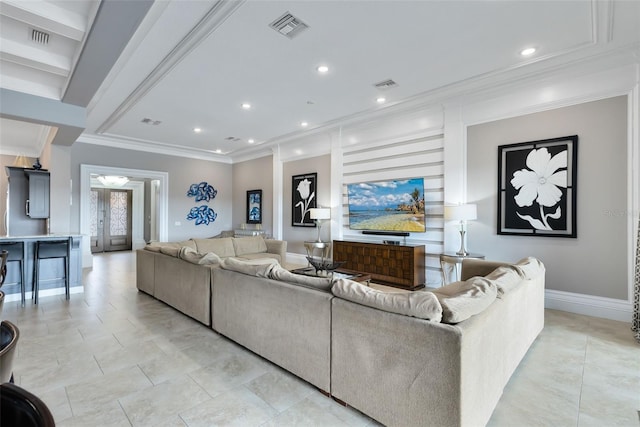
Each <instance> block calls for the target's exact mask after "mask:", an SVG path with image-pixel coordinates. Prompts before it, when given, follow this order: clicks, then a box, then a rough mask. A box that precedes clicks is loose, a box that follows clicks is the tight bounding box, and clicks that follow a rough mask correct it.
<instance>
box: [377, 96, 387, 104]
mask: <svg viewBox="0 0 640 427" xmlns="http://www.w3.org/2000/svg"><path fill="white" fill-rule="evenodd" d="M376 102H377V103H378V104H384V103H385V102H387V98H385V97H384V96H380V97H378V98H377V99H376Z"/></svg>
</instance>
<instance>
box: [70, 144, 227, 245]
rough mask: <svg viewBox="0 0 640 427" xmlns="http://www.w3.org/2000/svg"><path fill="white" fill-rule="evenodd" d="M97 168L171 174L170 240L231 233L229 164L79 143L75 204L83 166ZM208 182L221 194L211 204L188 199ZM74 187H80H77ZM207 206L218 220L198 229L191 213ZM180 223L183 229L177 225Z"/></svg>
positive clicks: (75, 217) (74, 152)
mask: <svg viewBox="0 0 640 427" xmlns="http://www.w3.org/2000/svg"><path fill="white" fill-rule="evenodd" d="M81 164H88V165H98V166H109V167H119V168H125V169H139V170H150V171H159V172H167V173H168V174H169V213H168V228H169V230H168V240H169V241H179V240H186V239H189V238H192V237H199V238H206V237H211V236H215V235H216V234H219V233H220V232H221V231H222V230H229V229H231V224H232V199H233V193H232V185H231V181H232V170H231V165H230V164H225V163H218V162H211V161H206V160H197V159H189V158H183V157H173V156H166V155H163V154H150V153H144V152H141V151H133V150H126V151H125V150H120V149H115V148H109V147H104V146H99V145H92V144H85V143H81V142H76V143H75V144H73V146H72V147H71V179H72V180H73V182H74V185H73V200H80V188H79V187H80V186H79V182H80V165H81ZM201 181H206V182H208V183H209V184H211V185H212V186H213V187H214V188H215V189H216V190H218V194H217V196H216V198H215V199H213V200H212V201H210V202H208V203H207V202H197V203H196V201H195V199H194V198H193V197H187V191H188V190H189V186H190V185H191V184H194V183H196V184H197V183H199V182H201ZM75 183H78V185H76V184H75ZM202 204H206V205H208V206H209V207H211V208H212V209H213V210H214V211H215V212H216V213H217V214H218V217H217V219H216V220H215V222H213V223H211V224H209V225H198V226H196V225H195V221H189V220H187V218H186V217H187V214H188V213H189V210H190V209H191V208H192V207H194V206H200V205H202ZM176 222H179V223H180V224H181V225H176ZM71 228H72V229H73V230H75V231H79V230H80V205H79V203H74V204H73V206H72V207H71Z"/></svg>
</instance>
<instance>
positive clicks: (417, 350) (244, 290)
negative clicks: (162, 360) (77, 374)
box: [138, 242, 545, 426]
mask: <svg viewBox="0 0 640 427" xmlns="http://www.w3.org/2000/svg"><path fill="white" fill-rule="evenodd" d="M206 243H208V242H206ZM241 243H243V242H241ZM189 245H193V244H191V243H189ZM197 247H198V246H197V244H196V248H197ZM204 247H205V245H202V244H201V245H200V248H201V250H202V248H204ZM164 252H172V251H171V250H170V249H168V248H167V249H165V250H164ZM173 252H176V249H175V248H174V250H173ZM177 252H178V253H177V256H173V257H172V255H167V254H164V253H162V251H158V252H151V251H149V250H141V251H138V256H139V257H141V259H142V262H140V261H139V262H138V265H139V266H141V265H142V267H143V270H142V271H138V287H139V289H140V290H142V291H145V292H147V293H151V292H149V289H150V288H151V289H154V290H155V295H154V294H153V293H151V294H152V295H154V296H156V297H157V298H159V297H158V295H161V296H162V298H159V299H163V298H164V299H163V300H164V301H165V302H167V303H169V304H170V305H172V306H174V307H176V308H178V309H179V310H181V311H182V309H181V308H179V307H178V306H179V305H180V303H178V302H176V301H180V299H179V297H178V296H176V295H173V296H171V297H169V295H168V294H169V293H171V291H170V290H169V289H172V290H173V293H174V294H179V293H184V292H193V293H196V294H198V295H197V297H193V301H191V303H190V304H186V305H188V306H192V307H198V306H197V305H196V304H195V301H196V300H198V301H202V300H203V299H204V298H205V297H208V306H209V310H210V314H209V317H207V316H204V315H203V316H201V318H202V319H204V320H200V319H199V318H198V317H196V316H194V315H193V314H192V313H193V311H191V312H187V311H185V313H186V314H188V315H190V316H192V317H194V318H196V319H198V320H200V321H202V322H203V323H205V324H207V325H210V326H211V327H212V328H213V329H214V330H216V331H217V332H219V333H220V334H222V335H225V336H227V337H228V338H230V339H232V340H234V341H236V342H238V343H239V344H241V345H243V346H245V347H246V348H248V349H249V350H251V351H253V352H255V353H257V354H259V355H261V356H262V357H264V358H266V359H268V360H270V361H272V362H273V363H275V364H277V365H279V366H281V367H283V368H284V369H286V370H288V371H290V372H292V373H293V374H295V375H297V376H299V377H300V378H302V379H304V380H305V381H308V382H309V383H311V384H313V385H315V386H316V387H318V388H319V389H321V390H323V391H325V392H327V393H329V394H331V395H332V396H334V397H335V398H336V399H339V400H341V401H343V402H345V403H346V404H348V405H350V406H353V407H354V408H356V409H358V410H360V411H361V412H363V413H365V414H367V415H369V416H371V417H372V418H374V419H376V420H378V421H379V422H381V423H383V424H385V425H389V426H410V425H421V426H429V425H433V426H468V425H469V426H475V425H484V424H486V423H487V421H488V420H489V418H490V417H491V414H492V412H493V410H494V408H495V406H496V404H497V402H498V400H499V399H500V396H501V395H502V390H503V388H504V386H505V385H506V384H507V382H508V381H509V378H510V377H511V375H512V373H513V371H514V370H515V369H516V368H517V366H518V364H519V363H520V361H521V360H522V358H523V357H524V355H525V353H526V352H527V350H528V348H529V347H530V346H531V344H532V343H533V341H534V340H535V338H536V337H537V335H538V334H539V332H540V331H541V330H542V327H543V322H544V277H545V271H544V266H543V265H542V264H541V263H540V262H539V261H537V260H535V259H533V258H530V259H526V260H523V261H521V262H519V263H517V264H515V265H509V264H503V263H494V262H489V261H484V260H465V261H464V262H463V266H462V275H463V281H461V282H457V283H454V284H451V285H448V286H446V287H443V288H439V289H434V290H433V291H432V292H427V291H417V292H406V291H401V292H383V291H380V290H376V289H373V288H369V287H367V286H365V285H364V284H360V283H356V282H352V281H350V280H345V279H340V280H337V281H335V282H333V283H332V282H331V281H330V279H327V278H308V277H305V276H299V275H294V274H292V273H290V272H288V271H286V270H284V269H283V268H282V267H281V266H280V265H279V264H278V263H276V262H273V259H274V258H272V259H271V260H269V259H267V260H265V259H264V258H265V257H270V255H267V256H265V257H253V256H252V257H251V259H248V258H246V259H244V260H240V259H238V258H237V257H235V256H232V255H230V254H229V256H227V257H222V258H220V257H218V256H216V255H211V254H204V253H198V252H197V250H196V249H193V248H191V247H190V248H184V247H183V248H180V249H177ZM181 253H182V254H181ZM264 253H265V254H266V253H272V252H264ZM149 254H155V255H152V256H156V257H160V256H162V257H163V258H162V259H160V258H156V259H155V263H154V266H158V264H162V265H164V264H165V263H166V258H167V257H169V258H171V257H172V258H173V259H174V261H175V262H179V263H183V264H191V265H192V266H197V267H200V268H206V269H207V271H208V272H209V282H208V284H209V288H208V289H207V286H206V285H205V282H206V280H205V279H204V278H203V277H198V276H197V275H195V274H188V275H185V274H177V275H174V276H173V277H172V278H167V277H159V276H158V275H157V272H158V271H159V270H158V269H157V268H154V269H150V268H149V266H148V265H146V264H148V261H149V260H148V255H149ZM181 256H182V257H187V258H188V257H189V256H191V259H190V261H187V260H185V259H183V258H181ZM280 256H281V257H283V255H280ZM275 259H277V257H276V258H275ZM281 259H282V258H281ZM145 260H146V261H145ZM203 260H206V261H203ZM199 261H203V262H210V263H211V264H209V265H206V266H203V265H201V264H193V263H194V262H199ZM182 268H184V269H185V270H183V272H186V271H189V270H190V269H191V268H192V267H190V266H182ZM160 269H162V267H160ZM170 269H171V268H169V267H168V268H167V270H170ZM151 271H154V273H156V274H155V276H154V277H150V272H151ZM163 271H164V270H163ZM159 280H161V281H169V280H173V281H174V282H173V283H172V286H171V287H170V288H169V287H168V286H166V285H167V284H166V283H165V284H162V285H160V288H162V292H158V290H159V289H158V281H159ZM188 281H197V282H199V283H198V285H197V286H194V284H193V283H192V284H187V283H184V282H188ZM149 282H154V284H153V285H151V284H150V283H149ZM167 300H169V301H167ZM170 301H171V302H170ZM198 310H204V309H203V307H198V309H197V310H195V311H198Z"/></svg>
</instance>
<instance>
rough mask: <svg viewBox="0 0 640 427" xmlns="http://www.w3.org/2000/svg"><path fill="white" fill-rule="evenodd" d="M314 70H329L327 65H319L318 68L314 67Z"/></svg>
mask: <svg viewBox="0 0 640 427" xmlns="http://www.w3.org/2000/svg"><path fill="white" fill-rule="evenodd" d="M316 70H318V72H319V73H322V74H324V73H326V72H327V71H329V67H327V66H326V65H320V66H319V67H318V68H316Z"/></svg>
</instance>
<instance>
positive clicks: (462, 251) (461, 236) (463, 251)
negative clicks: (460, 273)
mask: <svg viewBox="0 0 640 427" xmlns="http://www.w3.org/2000/svg"><path fill="white" fill-rule="evenodd" d="M465 234H466V231H464V230H460V250H459V251H458V252H456V255H460V256H467V255H469V252H467V250H466V249H465V247H464V235H465Z"/></svg>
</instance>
